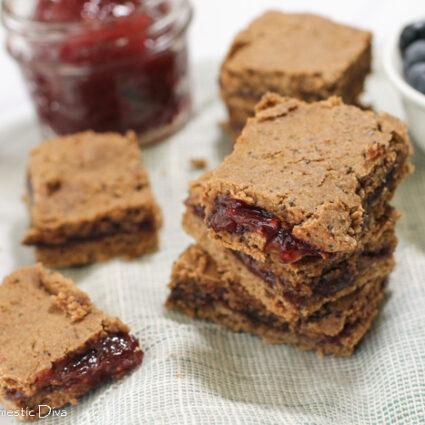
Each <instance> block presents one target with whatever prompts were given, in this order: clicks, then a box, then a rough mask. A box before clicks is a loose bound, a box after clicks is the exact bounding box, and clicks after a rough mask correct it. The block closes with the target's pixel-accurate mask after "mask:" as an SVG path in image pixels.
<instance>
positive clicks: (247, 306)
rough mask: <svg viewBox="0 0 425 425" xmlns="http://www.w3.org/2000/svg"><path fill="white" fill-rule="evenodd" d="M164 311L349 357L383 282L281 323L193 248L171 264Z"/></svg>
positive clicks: (378, 299) (374, 309) (368, 321)
mask: <svg viewBox="0 0 425 425" xmlns="http://www.w3.org/2000/svg"><path fill="white" fill-rule="evenodd" d="M171 279H172V282H171V284H170V289H171V293H170V296H169V298H168V300H167V303H166V305H167V307H169V308H173V309H176V310H179V311H182V312H184V313H185V314H187V315H189V316H192V317H197V318H201V319H209V320H212V321H214V322H217V323H220V324H222V325H225V326H227V327H228V328H230V329H232V330H234V331H245V332H250V333H253V334H256V335H258V336H260V337H261V338H263V339H265V340H266V341H267V342H269V343H275V344H280V343H289V344H292V345H295V346H297V347H298V348H300V349H302V350H316V351H317V352H318V353H319V354H333V355H336V356H349V355H351V354H352V351H353V349H354V347H355V346H356V345H357V343H358V342H359V341H360V339H361V338H362V337H363V335H364V334H365V332H366V331H367V330H368V329H369V327H370V325H371V322H372V320H373V318H374V317H375V315H376V314H377V307H378V305H379V304H380V302H381V300H382V297H383V292H384V283H385V278H380V279H377V280H371V281H370V282H368V284H367V285H365V287H364V288H362V289H360V290H358V291H356V292H355V293H353V294H351V295H348V296H346V297H342V298H341V299H339V300H337V301H335V302H333V303H329V304H328V305H326V306H324V308H322V309H321V310H320V311H319V312H318V313H317V314H316V315H314V316H312V317H310V318H308V319H306V320H300V321H298V322H295V323H288V322H285V321H282V320H281V319H280V318H278V317H277V316H275V315H274V314H272V313H270V312H269V311H268V310H266V309H265V308H264V307H263V305H262V304H261V303H260V302H259V301H258V300H256V299H255V298H254V297H252V296H250V295H249V294H248V293H247V292H246V291H245V290H244V289H243V287H242V286H241V285H240V284H239V282H237V281H227V280H225V279H223V276H222V274H221V273H220V272H219V270H218V269H217V267H216V264H215V262H214V261H213V260H212V259H211V257H209V256H208V255H207V254H206V253H205V252H204V251H202V250H201V249H200V248H199V247H197V246H191V247H189V248H188V249H187V250H186V251H185V252H184V253H183V254H182V255H181V256H180V258H179V259H178V260H177V261H176V263H175V264H174V266H173V272H172V278H171Z"/></svg>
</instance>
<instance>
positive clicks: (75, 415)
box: [0, 64, 425, 425]
mask: <svg viewBox="0 0 425 425" xmlns="http://www.w3.org/2000/svg"><path fill="white" fill-rule="evenodd" d="M216 72H217V66H216V64H201V65H199V66H197V68H196V72H195V89H196V90H195V97H196V102H195V114H194V117H193V119H192V120H191V122H190V123H189V124H188V125H187V126H186V127H185V128H184V129H183V130H182V131H181V132H179V133H178V134H176V135H175V136H173V137H172V138H170V139H169V140H167V141H166V142H164V143H161V144H158V145H157V146H154V147H151V148H147V149H145V150H144V154H143V161H144V163H145V165H146V167H147V169H148V171H149V174H150V177H151V183H152V186H153V190H154V192H155V194H156V196H157V199H158V202H159V204H160V206H161V208H162V212H163V215H164V226H163V228H162V230H161V249H160V251H159V252H157V253H155V254H153V255H148V256H144V257H142V258H140V259H137V260H135V261H132V262H126V261H121V260H113V261H109V262H107V263H103V264H96V265H92V266H87V267H81V268H76V269H65V270H63V271H62V272H63V273H64V274H65V275H66V276H67V277H69V278H71V279H73V280H74V281H75V282H76V283H77V285H78V286H79V287H80V288H81V289H83V290H84V291H86V292H87V293H88V294H89V295H90V297H91V298H92V300H93V302H94V303H95V304H96V305H97V306H98V307H99V308H102V309H104V310H105V311H106V313H107V314H108V315H116V316H119V317H120V318H121V319H122V320H123V321H124V322H125V323H127V324H128V325H129V326H130V327H131V329H132V332H133V333H134V334H135V335H136V336H137V337H138V338H139V339H140V343H141V347H142V348H143V350H144V351H145V357H144V361H143V364H142V366H141V367H140V368H138V369H137V370H136V371H135V372H134V373H133V374H131V375H130V376H128V377H125V378H123V379H122V380H121V381H120V382H117V383H112V384H106V385H103V386H101V387H100V388H98V389H97V390H95V391H92V392H91V393H90V394H88V395H86V396H84V397H82V398H80V401H79V403H78V405H76V406H72V407H70V406H69V407H67V408H66V414H67V416H66V417H64V418H61V419H58V418H56V417H55V418H52V417H49V418H47V419H44V422H43V424H45V425H48V424H59V425H65V424H73V425H83V424H91V425H97V424H99V425H106V424H111V425H112V424H113V425H116V424H120V425H127V424H149V425H153V424H158V425H159V424H197V425H198V424H199V425H202V424H203V425H207V424H208V425H209V424H217V425H223V424H232V425H233V424H262V425H263V424H297V425H301V424H303V425H307V424H308V425H319V424H326V425H329V424H337V425H344V424H347V425H355V424H359V425H360V424H361V425H363V424H425V407H424V406H425V213H424V211H425V156H424V155H421V154H420V153H419V152H418V149H416V153H415V156H414V158H413V162H414V165H415V166H416V171H415V173H414V174H413V175H411V176H409V177H408V178H407V180H406V181H405V182H404V183H403V184H402V186H401V187H400V188H399V190H398V193H397V195H396V198H395V200H394V202H393V203H394V205H395V206H397V207H398V208H399V209H400V210H401V211H402V212H403V213H404V216H403V218H402V219H401V220H400V221H399V224H398V228H397V235H398V238H399V246H398V248H397V251H396V260H397V267H396V269H395V271H394V272H393V273H392V274H391V277H390V279H389V284H388V294H387V296H386V298H385V302H384V304H383V305H382V307H381V312H380V314H379V315H378V317H377V319H376V320H375V321H374V324H373V326H372V328H371V330H370V331H369V332H368V333H367V335H366V337H365V339H364V341H363V342H362V343H361V345H360V346H359V348H358V350H357V351H356V352H355V354H354V355H353V356H352V357H351V358H349V359H338V358H332V357H326V358H320V357H318V356H317V355H316V354H314V353H305V352H299V351H297V350H296V349H294V348H292V347H290V346H285V345H280V346H272V345H267V344H265V343H263V342H262V341H261V340H260V339H259V338H257V337H254V336H251V335H247V334H241V333H239V334H237V333H233V332H231V331H229V330H227V329H225V328H223V327H221V326H219V325H216V324H212V323H208V322H205V321H200V320H193V319H190V318H188V317H186V316H184V315H182V314H179V313H176V312H172V311H166V310H165V309H164V307H163V304H164V301H165V299H166V297H167V294H168V289H167V284H168V282H169V275H170V271H171V266H172V263H173V261H174V260H175V259H176V258H177V257H178V256H179V255H180V253H181V252H182V251H183V250H184V249H185V248H186V246H187V245H188V244H189V243H191V240H190V238H189V237H188V236H186V235H185V234H184V232H183V230H182V229H181V225H180V222H181V215H182V212H183V205H182V201H183V200H184V199H185V197H186V195H187V188H188V182H189V181H190V180H193V179H196V178H197V177H198V176H199V175H200V173H201V171H197V170H193V169H192V168H191V165H190V159H191V158H205V159H206V160H207V161H208V166H209V168H213V167H215V166H217V165H218V164H219V163H220V162H221V161H222V159H223V157H224V156H225V155H226V154H227V153H229V152H230V144H229V141H228V140H227V139H226V138H225V137H224V136H223V134H222V132H221V130H220V128H219V126H218V122H219V121H220V120H223V119H224V117H225V113H224V109H223V106H222V104H221V102H220V100H219V99H218V95H217V87H216V85H215V79H216ZM388 90H389V89H388V86H386V85H385V83H384V82H383V81H382V80H381V79H380V77H379V76H375V77H373V78H372V80H371V81H370V84H369V87H368V94H369V97H370V98H371V100H372V102H375V104H378V105H381V104H382V105H384V106H385V104H386V101H387V99H388V102H389V103H388V102H387V106H388V105H390V104H391V102H393V99H394V97H393V95H392V94H391V95H389V94H388V93H389V91H388ZM393 108H396V106H393ZM386 109H387V110H388V109H391V108H388V107H386ZM1 132H2V133H1V136H0V140H2V142H3V141H4V142H5V143H0V193H1V194H2V201H1V205H0V249H1V251H0V273H1V277H3V276H4V275H5V274H6V273H9V272H10V271H12V270H13V269H14V268H16V267H18V266H21V265H27V264H33V262H34V258H33V254H32V250H31V249H30V248H26V247H21V246H20V244H19V241H20V238H21V237H22V236H23V234H24V233H25V229H26V226H27V220H28V218H27V214H26V211H25V208H24V206H23V205H22V203H21V200H20V195H21V194H22V192H23V188H24V178H25V166H26V161H27V152H28V150H29V149H30V147H31V146H33V145H34V144H35V143H36V142H37V141H38V140H39V135H38V133H37V131H36V124H35V122H34V119H32V118H31V117H28V118H25V117H24V118H22V117H20V118H19V120H17V121H16V123H9V124H8V126H6V127H5V126H4V125H3V126H2V130H1ZM6 139H7V140H9V141H10V140H13V143H11V142H6ZM2 423H3V422H2ZM12 423H13V422H12Z"/></svg>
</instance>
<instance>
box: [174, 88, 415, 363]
mask: <svg viewBox="0 0 425 425" xmlns="http://www.w3.org/2000/svg"><path fill="white" fill-rule="evenodd" d="M410 153H411V146H410V142H409V139H408V136H407V129H406V126H405V125H404V124H403V123H402V122H400V121H399V120H398V119H396V118H394V117H392V116H390V115H388V114H385V113H380V114H378V115H376V114H375V113H373V112H371V111H363V110H361V109H359V108H357V107H355V106H349V105H345V104H343V103H342V101H341V100H340V99H338V98H330V99H328V100H324V101H319V102H314V103H305V102H303V101H300V100H296V99H293V98H283V97H280V96H278V95H276V94H266V95H265V96H264V97H263V99H262V100H261V101H260V102H259V103H258V105H257V107H256V113H255V117H253V118H250V119H249V120H248V121H247V124H246V126H245V128H244V129H243V131H242V134H241V136H240V137H239V139H238V140H237V142H236V145H235V149H234V151H233V153H232V154H231V155H229V156H228V157H227V158H226V159H225V160H224V162H223V163H222V164H221V165H220V166H219V167H218V168H217V169H215V170H213V171H208V172H207V173H205V174H204V175H203V176H202V177H201V178H200V179H199V180H198V181H195V182H193V183H192V184H191V187H190V194H189V198H188V199H187V201H186V206H187V209H186V212H185V214H184V218H183V226H184V229H185V230H186V232H187V233H188V234H189V235H191V236H192V237H193V238H194V239H195V240H196V242H197V243H196V245H193V246H191V247H189V248H188V249H187V250H186V251H185V252H184V253H183V254H182V255H181V256H180V257H179V259H178V260H177V261H176V262H175V264H174V267H173V271H172V278H171V284H170V288H171V293H170V295H169V297H168V300H167V304H166V305H167V307H170V308H173V309H176V310H179V311H181V312H183V313H185V314H188V315H189V316H192V317H198V318H202V319H209V320H212V321H214V322H217V323H220V324H223V325H225V326H227V327H229V328H231V329H232V330H234V331H246V332H251V333H253V334H256V335H258V336H260V337H262V338H263V339H264V340H266V341H267V342H270V343H289V344H293V345H295V346H297V347H298V348H300V349H303V350H316V351H317V352H318V353H319V354H333V355H336V356H349V355H351V354H352V352H353V349H354V347H355V346H356V344H357V343H358V342H359V341H360V340H361V338H362V337H363V335H364V334H365V332H366V331H367V330H368V328H369V327H370V325H371V322H372V320H373V318H374V317H375V316H376V314H377V311H378V307H379V305H380V303H381V301H382V299H383V295H384V290H385V282H386V279H387V276H388V274H389V273H390V272H391V270H392V269H393V267H394V258H393V253H394V250H395V247H396V244H397V239H396V237H395V233H394V228H395V223H396V221H397V219H398V218H399V216H400V213H399V212H398V211H397V210H396V209H395V208H393V207H391V206H390V205H389V204H388V202H389V201H390V200H391V198H392V196H393V194H394V191H395V189H396V187H397V186H398V184H399V183H400V181H401V180H402V179H403V178H404V177H405V176H406V175H407V174H408V173H409V172H410V171H411V165H410V164H409V162H408V157H409V155H410Z"/></svg>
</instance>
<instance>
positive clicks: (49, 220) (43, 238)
mask: <svg viewBox="0 0 425 425" xmlns="http://www.w3.org/2000/svg"><path fill="white" fill-rule="evenodd" d="M27 200H28V207H29V212H30V217H31V226H30V229H29V230H28V232H27V234H26V236H25V238H24V240H23V243H24V244H26V245H35V247H36V257H37V259H38V260H39V261H41V262H43V264H45V265H47V266H50V267H66V266H72V265H80V264H86V263H89V262H94V261H104V260H107V259H109V258H111V257H115V256H122V257H126V258H133V257H136V256H138V255H141V254H143V253H146V252H152V251H155V250H156V249H157V248H158V229H159V227H160V224H161V214H160V210H159V207H158V205H157V204H156V202H155V199H154V196H153V193H152V190H151V188H150V184H149V179H148V175H147V173H146V171H145V169H144V167H143V165H142V162H141V159H140V150H139V147H138V144H137V138H136V135H135V134H134V133H133V132H128V133H127V134H126V135H125V136H122V135H119V134H115V133H103V134H96V133H94V132H92V131H87V132H84V133H79V134H75V135H71V136H63V137H59V138H56V139H53V140H48V141H45V142H43V143H41V144H40V145H39V146H38V147H36V148H35V149H33V150H32V152H31V154H30V161H29V165H28V195H27Z"/></svg>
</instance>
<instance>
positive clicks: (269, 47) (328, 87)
mask: <svg viewBox="0 0 425 425" xmlns="http://www.w3.org/2000/svg"><path fill="white" fill-rule="evenodd" d="M371 39H372V35H371V33H370V32H368V31H362V30H359V29H356V28H352V27H349V26H346V25H340V24H338V23H336V22H333V21H331V20H329V19H326V18H323V17H321V16H317V15H312V14H286V13H281V12H277V11H269V12H266V13H265V14H263V15H262V16H260V17H259V18H257V19H255V20H254V21H253V22H252V23H251V24H250V25H249V26H248V28H246V29H245V30H243V31H241V32H240V33H239V34H238V35H237V36H236V38H235V40H234V41H233V43H232V46H231V47H230V50H229V52H228V54H227V56H226V59H225V61H224V63H223V66H222V68H221V72H220V88H221V95H222V98H223V100H224V101H225V103H226V106H227V109H228V112H229V118H230V130H231V131H232V134H233V135H234V136H235V137H236V136H237V135H239V133H240V130H241V129H242V127H243V126H244V125H245V121H246V119H247V118H248V117H250V116H252V115H254V108H255V104H256V103H257V102H258V101H259V100H260V98H261V96H262V95H263V94H265V93H266V92H267V91H273V92H275V93H278V94H280V95H282V96H291V97H295V98H297V99H301V100H304V101H307V102H313V101H317V100H323V99H326V98H328V97H330V96H340V97H341V98H342V99H343V100H344V102H345V103H350V104H355V103H357V101H358V96H359V94H360V93H361V92H362V90H363V84H364V80H365V78H366V76H367V74H368V73H369V72H370V63H371Z"/></svg>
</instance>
